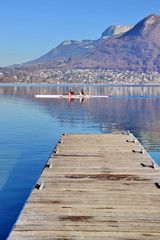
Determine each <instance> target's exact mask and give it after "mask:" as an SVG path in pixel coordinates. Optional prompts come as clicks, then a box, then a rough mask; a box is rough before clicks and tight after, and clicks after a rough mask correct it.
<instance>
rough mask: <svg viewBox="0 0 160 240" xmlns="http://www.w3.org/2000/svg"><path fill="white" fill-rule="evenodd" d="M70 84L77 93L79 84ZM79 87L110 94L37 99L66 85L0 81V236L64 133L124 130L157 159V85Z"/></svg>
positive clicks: (159, 141) (159, 148)
mask: <svg viewBox="0 0 160 240" xmlns="http://www.w3.org/2000/svg"><path fill="white" fill-rule="evenodd" d="M72 88H73V89H74V91H75V92H80V90H81V89H82V86H74V87H73V86H72ZM83 88H84V91H85V92H87V94H90V95H105V96H106V95H107V96H112V97H109V98H90V99H84V100H83V101H80V100H79V99H74V100H73V101H68V99H58V98H57V99H37V98H35V95H36V94H63V93H68V92H69V89H70V86H0V110H1V118H0V132H1V135H0V176H1V177H0V203H1V204H0V213H1V214H0V229H3V231H0V239H2V240H3V239H6V236H7V234H8V233H9V231H10V229H11V227H12V225H13V223H14V222H15V220H16V217H17V216H18V214H19V212H20V210H21V208H22V206H23V204H24V203H25V201H26V199H27V197H28V195H29V192H30V191H31V189H32V187H33V186H34V183H35V181H36V179H37V178H38V177H39V174H40V173H41V171H42V169H43V166H44V164H45V162H46V161H47V158H48V157H49V154H50V153H51V150H52V149H53V147H54V145H55V144H56V143H57V141H58V139H59V138H60V135H61V134H62V133H64V132H70V133H75V132H78V133H88V132H89V133H108V132H124V131H127V130H129V131H130V132H132V133H133V134H134V135H135V136H136V137H138V139H139V140H140V141H141V142H142V144H143V145H144V147H145V148H146V149H147V151H148V152H150V154H151V156H152V157H153V158H154V159H155V160H156V161H157V163H158V164H160V161H159V159H160V157H159V156H160V155H159V152H160V135H159V132H160V111H159V106H160V98H159V96H160V87H159V86H157V87H151V86H150V87H137V86H136V87H113V86H109V87H108V86H106V87H105V86H97V87H96V86H83ZM113 96H114V97H113ZM8 209H10V211H9V210H8ZM6 226H7V227H6Z"/></svg>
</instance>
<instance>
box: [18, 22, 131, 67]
mask: <svg viewBox="0 0 160 240" xmlns="http://www.w3.org/2000/svg"><path fill="white" fill-rule="evenodd" d="M132 27H133V26H127V25H119V26H116V25H112V26H110V27H108V28H107V29H105V30H104V32H103V33H102V36H101V38H99V39H97V40H82V41H75V40H66V41H63V42H62V43H61V44H59V45H58V46H57V47H55V48H53V49H52V50H51V51H49V52H48V53H46V54H45V55H43V56H41V57H40V58H37V59H35V60H32V61H29V62H26V63H23V64H22V65H34V64H38V63H44V62H49V61H52V60H54V59H58V58H65V59H67V58H69V57H73V56H82V55H84V54H85V53H87V52H89V51H90V50H91V49H93V48H95V47H97V46H99V45H100V44H101V43H103V42H104V41H105V40H106V39H107V38H109V37H110V36H113V35H116V34H120V33H123V32H126V31H128V30H129V29H131V28H132Z"/></svg>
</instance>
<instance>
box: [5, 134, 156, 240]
mask: <svg viewBox="0 0 160 240" xmlns="http://www.w3.org/2000/svg"><path fill="white" fill-rule="evenodd" d="M50 166H51V167H50ZM42 181H43V184H44V187H43V189H42V190H38V189H36V188H35V189H34V190H33V192H32V194H31V196H30V198H29V200H28V202H27V203H26V205H25V207H24V209H23V211H22V214H21V215H20V217H19V219H18V221H17V223H16V225H15V227H14V229H13V231H12V232H11V234H10V236H9V238H8V239H10V240H15V239H16V240H22V239H24V240H25V239H31V240H34V239H35V240H42V239H43V240H44V239H46V240H51V239H52V240H71V239H72V240H82V239H83V240H91V239H92V240H99V239H101V240H104V239H105V240H108V239H109V240H135V239H139V240H140V239H141V240H148V239H150V240H151V239H153V240H156V239H160V229H159V223H160V201H159V199H160V198H159V195H160V189H159V188H160V185H159V183H160V169H159V166H158V165H157V164H156V163H155V162H154V161H153V159H152V158H151V157H150V156H149V155H148V153H147V152H146V151H145V150H144V149H143V147H142V146H141V144H140V143H139V142H138V141H137V140H136V139H135V137H134V136H133V135H132V134H66V135H63V136H62V137H61V139H60V141H59V142H58V144H57V146H56V148H55V149H54V151H53V153H52V154H51V156H50V158H49V160H48V163H47V166H46V168H45V169H44V170H43V172H42V175H41V177H40V179H39V182H38V183H41V182H42Z"/></svg>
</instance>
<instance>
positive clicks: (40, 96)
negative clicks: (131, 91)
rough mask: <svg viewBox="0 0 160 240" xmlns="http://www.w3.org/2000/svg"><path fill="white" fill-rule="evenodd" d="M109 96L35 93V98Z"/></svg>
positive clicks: (98, 96)
mask: <svg viewBox="0 0 160 240" xmlns="http://www.w3.org/2000/svg"><path fill="white" fill-rule="evenodd" d="M106 97H109V96H101V95H78V94H73V95H67V94H64V95H63V94H62V95H35V98H69V99H70V98H72V99H73V98H80V99H81V98H106Z"/></svg>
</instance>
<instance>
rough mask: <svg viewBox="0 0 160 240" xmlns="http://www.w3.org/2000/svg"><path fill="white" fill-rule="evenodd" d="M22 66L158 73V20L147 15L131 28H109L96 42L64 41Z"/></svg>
mask: <svg viewBox="0 0 160 240" xmlns="http://www.w3.org/2000/svg"><path fill="white" fill-rule="evenodd" d="M118 28H119V31H118ZM37 63H38V65H33V64H37ZM25 65H32V66H31V68H32V69H33V67H34V68H36V69H41V68H43V69H44V68H50V69H52V68H54V69H69V68H74V69H78V68H83V69H85V68H90V69H98V68H99V69H113V70H117V69H118V70H125V71H126V70H129V71H138V72H142V71H143V72H153V71H156V72H160V16H159V15H155V14H151V15H149V16H147V17H145V18H143V19H142V20H141V21H139V22H138V23H137V24H136V25H135V26H122V27H119V26H111V27H109V28H108V29H106V30H105V31H104V32H103V33H102V36H101V38H100V39H98V40H83V41H71V40H68V41H64V42H63V43H61V44H60V45H59V46H57V47H56V48H54V49H52V50H51V51H50V52H49V53H47V54H45V55H43V56H42V57H40V58H39V59H36V60H34V61H30V62H28V63H25V64H24V65H23V66H24V68H25ZM26 67H27V66H26Z"/></svg>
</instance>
